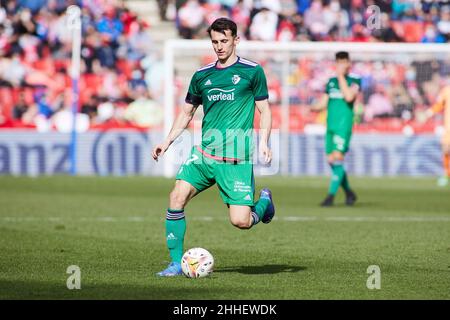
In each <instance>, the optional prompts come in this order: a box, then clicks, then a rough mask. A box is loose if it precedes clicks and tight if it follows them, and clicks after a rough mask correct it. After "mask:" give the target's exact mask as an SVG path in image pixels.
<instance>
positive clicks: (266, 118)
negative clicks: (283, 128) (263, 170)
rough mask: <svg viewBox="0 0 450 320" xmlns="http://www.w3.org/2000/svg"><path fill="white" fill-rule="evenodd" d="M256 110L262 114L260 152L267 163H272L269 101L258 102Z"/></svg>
mask: <svg viewBox="0 0 450 320" xmlns="http://www.w3.org/2000/svg"><path fill="white" fill-rule="evenodd" d="M256 108H257V109H258V111H259V112H260V113H261V117H260V124H259V127H260V140H259V150H260V154H261V156H262V157H263V158H264V161H265V162H266V163H270V162H271V161H272V150H270V148H269V138H270V131H271V130H272V111H271V110H270V106H269V101H268V100H267V99H265V100H261V101H256Z"/></svg>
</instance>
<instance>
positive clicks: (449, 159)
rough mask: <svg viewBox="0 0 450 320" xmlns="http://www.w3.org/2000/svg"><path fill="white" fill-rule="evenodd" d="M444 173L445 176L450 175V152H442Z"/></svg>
mask: <svg viewBox="0 0 450 320" xmlns="http://www.w3.org/2000/svg"><path fill="white" fill-rule="evenodd" d="M442 162H443V166H444V173H445V175H446V176H447V177H450V154H448V153H446V154H444V159H443V161H442Z"/></svg>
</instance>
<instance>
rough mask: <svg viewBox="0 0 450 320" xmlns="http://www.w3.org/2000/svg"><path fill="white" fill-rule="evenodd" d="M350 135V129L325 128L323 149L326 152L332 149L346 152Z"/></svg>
mask: <svg viewBox="0 0 450 320" xmlns="http://www.w3.org/2000/svg"><path fill="white" fill-rule="evenodd" d="M351 137H352V131H351V130H350V131H345V130H342V131H337V130H334V131H332V130H327V133H326V137H325V149H326V153H327V154H330V153H332V152H333V151H339V152H341V153H346V152H347V151H348V148H349V146H350V139H351Z"/></svg>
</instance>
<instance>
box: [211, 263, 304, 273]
mask: <svg viewBox="0 0 450 320" xmlns="http://www.w3.org/2000/svg"><path fill="white" fill-rule="evenodd" d="M303 270H306V267H302V266H291V265H286V264H266V265H262V266H238V267H225V268H220V269H216V270H214V272H237V273H243V274H275V273H295V272H299V271H303Z"/></svg>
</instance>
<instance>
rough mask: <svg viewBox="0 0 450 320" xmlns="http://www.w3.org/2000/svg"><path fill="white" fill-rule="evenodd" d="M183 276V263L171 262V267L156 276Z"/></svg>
mask: <svg viewBox="0 0 450 320" xmlns="http://www.w3.org/2000/svg"><path fill="white" fill-rule="evenodd" d="M182 274H183V270H181V263H179V262H171V263H170V264H169V266H168V267H167V268H166V269H164V270H163V271H161V272H158V273H157V274H156V275H158V276H160V277H173V276H180V275H182Z"/></svg>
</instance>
